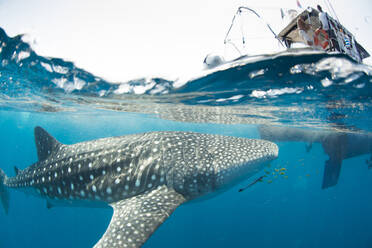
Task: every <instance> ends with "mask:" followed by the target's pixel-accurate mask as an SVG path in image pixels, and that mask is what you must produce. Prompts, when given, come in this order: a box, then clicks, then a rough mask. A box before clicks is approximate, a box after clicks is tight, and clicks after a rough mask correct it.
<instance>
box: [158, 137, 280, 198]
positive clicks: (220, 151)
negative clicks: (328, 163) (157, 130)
mask: <svg viewBox="0 0 372 248" xmlns="http://www.w3.org/2000/svg"><path fill="white" fill-rule="evenodd" d="M183 140H184V144H183V145H182V147H180V149H177V150H170V151H169V153H170V154H169V155H166V156H165V157H172V156H173V157H177V156H179V159H177V161H178V162H176V163H175V165H173V166H172V168H171V169H170V170H169V171H168V176H167V183H168V185H170V186H172V187H173V188H175V189H176V191H177V192H180V193H181V194H182V195H183V196H185V197H186V198H187V199H195V198H198V197H201V196H203V195H206V194H209V193H211V192H214V191H216V190H217V191H220V190H224V189H227V188H228V186H232V185H234V184H236V183H238V182H239V181H240V180H243V179H246V178H248V177H249V176H252V175H253V174H255V173H257V172H258V171H260V170H261V169H262V168H263V167H264V166H265V165H267V164H268V163H269V162H270V161H272V160H274V159H276V158H277V157H278V147H277V145H276V144H274V143H272V142H270V141H266V140H258V139H246V138H238V137H230V136H220V135H210V134H195V133H188V134H186V135H184V137H183ZM180 150H182V151H183V152H181V151H180ZM175 151H179V152H175ZM173 161H174V160H173Z"/></svg>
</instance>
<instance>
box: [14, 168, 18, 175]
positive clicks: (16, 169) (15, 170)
mask: <svg viewBox="0 0 372 248" xmlns="http://www.w3.org/2000/svg"><path fill="white" fill-rule="evenodd" d="M14 173H15V175H16V176H18V174H19V169H18V167H17V166H14Z"/></svg>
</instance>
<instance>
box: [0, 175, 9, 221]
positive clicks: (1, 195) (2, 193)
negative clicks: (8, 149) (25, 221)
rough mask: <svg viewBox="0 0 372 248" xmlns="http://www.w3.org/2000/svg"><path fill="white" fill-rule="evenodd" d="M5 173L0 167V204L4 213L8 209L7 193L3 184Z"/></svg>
mask: <svg viewBox="0 0 372 248" xmlns="http://www.w3.org/2000/svg"><path fill="white" fill-rule="evenodd" d="M6 178H7V177H6V175H5V173H4V171H3V170H2V169H0V201H1V205H3V208H4V210H5V213H6V214H8V209H9V193H8V190H7V189H6V186H5V184H4V183H5V179H6Z"/></svg>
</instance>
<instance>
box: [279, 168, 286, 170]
mask: <svg viewBox="0 0 372 248" xmlns="http://www.w3.org/2000/svg"><path fill="white" fill-rule="evenodd" d="M279 170H280V171H286V170H287V169H286V168H280V169H279Z"/></svg>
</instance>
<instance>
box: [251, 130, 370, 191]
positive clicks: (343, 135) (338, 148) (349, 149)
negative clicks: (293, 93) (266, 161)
mask: <svg viewBox="0 0 372 248" xmlns="http://www.w3.org/2000/svg"><path fill="white" fill-rule="evenodd" d="M258 129H259V133H260V137H261V138H262V139H265V140H270V141H273V142H286V141H292V142H306V143H308V144H309V146H307V149H306V150H307V151H310V149H311V146H312V143H320V144H321V145H322V147H323V150H324V152H325V153H326V154H327V155H328V156H329V159H328V160H327V161H326V162H325V166H324V175H323V182H322V189H326V188H329V187H333V186H335V185H336V184H337V183H338V178H339V177H340V173H341V165H342V161H343V160H344V159H348V158H352V157H356V156H360V155H364V154H371V160H370V161H367V163H368V164H369V168H371V167H372V134H371V133H361V132H349V131H333V130H310V129H305V128H294V127H283V126H268V125H261V126H259V128H258Z"/></svg>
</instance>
